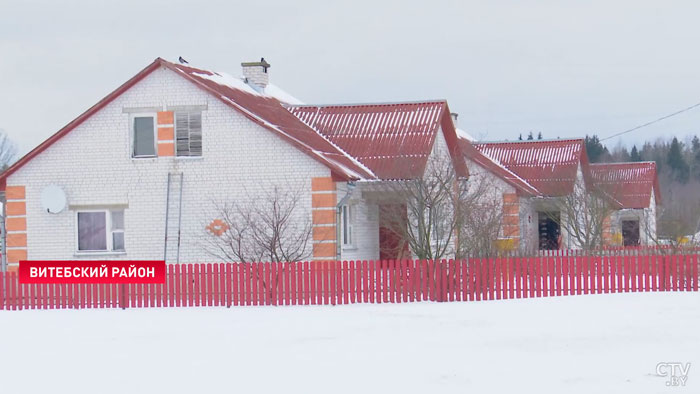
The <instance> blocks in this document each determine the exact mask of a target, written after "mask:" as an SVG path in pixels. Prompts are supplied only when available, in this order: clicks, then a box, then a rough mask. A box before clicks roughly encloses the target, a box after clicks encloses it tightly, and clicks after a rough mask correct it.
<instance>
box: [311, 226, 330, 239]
mask: <svg viewBox="0 0 700 394" xmlns="http://www.w3.org/2000/svg"><path fill="white" fill-rule="evenodd" d="M335 237H336V234H335V226H325V227H319V226H316V227H314V229H313V240H314V241H335Z"/></svg>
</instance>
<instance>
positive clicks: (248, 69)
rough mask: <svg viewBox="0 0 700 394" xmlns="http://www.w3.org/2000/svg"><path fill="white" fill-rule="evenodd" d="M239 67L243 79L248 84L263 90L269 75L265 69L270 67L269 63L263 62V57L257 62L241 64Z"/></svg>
mask: <svg viewBox="0 0 700 394" xmlns="http://www.w3.org/2000/svg"><path fill="white" fill-rule="evenodd" d="M241 67H243V77H244V78H245V81H246V82H247V83H248V84H253V85H256V87H258V88H262V89H265V87H266V86H267V84H268V83H269V81H270V77H269V75H270V74H268V73H267V69H268V68H270V67H271V66H270V63H268V62H266V61H265V58H264V57H261V58H260V61H259V62H244V63H241Z"/></svg>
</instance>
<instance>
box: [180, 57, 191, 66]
mask: <svg viewBox="0 0 700 394" xmlns="http://www.w3.org/2000/svg"><path fill="white" fill-rule="evenodd" d="M177 60H178V61H179V62H180V63H182V64H190V62H188V61H187V60H185V59H183V58H182V56H180V57H179V58H178V59H177Z"/></svg>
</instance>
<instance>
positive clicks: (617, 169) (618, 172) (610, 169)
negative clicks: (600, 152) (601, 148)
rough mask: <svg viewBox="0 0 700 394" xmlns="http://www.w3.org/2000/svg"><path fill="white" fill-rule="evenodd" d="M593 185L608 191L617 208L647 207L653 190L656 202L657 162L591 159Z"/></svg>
mask: <svg viewBox="0 0 700 394" xmlns="http://www.w3.org/2000/svg"><path fill="white" fill-rule="evenodd" d="M590 173H591V180H592V183H593V186H594V187H596V188H598V189H600V190H602V191H603V192H605V193H606V194H608V195H610V196H611V197H612V198H613V199H614V200H615V201H616V202H617V203H618V204H619V205H620V208H648V207H649V204H651V193H652V190H653V191H654V197H655V200H656V204H660V203H661V190H660V189H659V179H658V177H657V174H656V163H654V162H634V163H593V164H591V165H590Z"/></svg>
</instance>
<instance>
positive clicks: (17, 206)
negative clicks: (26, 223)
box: [5, 201, 27, 216]
mask: <svg viewBox="0 0 700 394" xmlns="http://www.w3.org/2000/svg"><path fill="white" fill-rule="evenodd" d="M5 212H7V215H8V216H21V215H26V214H27V205H26V204H25V202H24V201H8V202H7V206H6V207H5Z"/></svg>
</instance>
